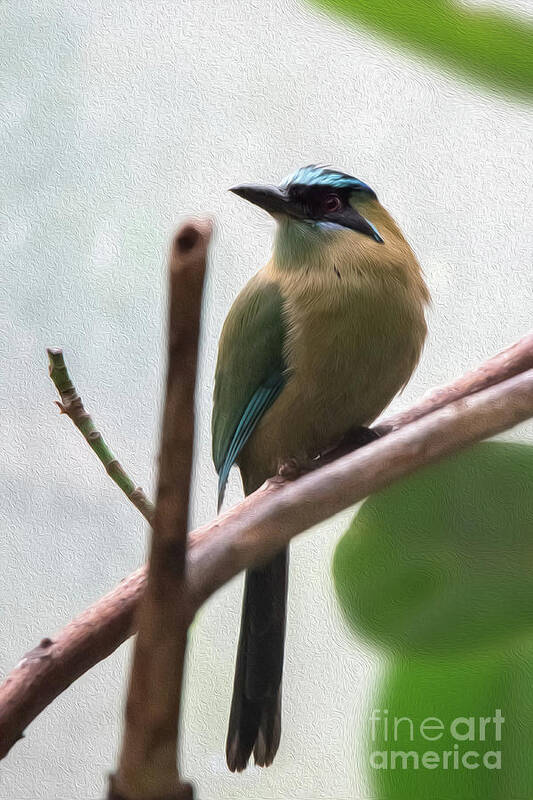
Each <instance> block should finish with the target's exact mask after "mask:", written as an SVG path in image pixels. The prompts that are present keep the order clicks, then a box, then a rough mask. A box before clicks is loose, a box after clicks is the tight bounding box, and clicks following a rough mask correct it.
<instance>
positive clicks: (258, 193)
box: [230, 165, 383, 243]
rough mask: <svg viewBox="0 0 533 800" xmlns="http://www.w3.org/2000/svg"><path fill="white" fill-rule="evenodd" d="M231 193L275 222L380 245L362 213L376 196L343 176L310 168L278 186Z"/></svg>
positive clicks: (237, 189)
mask: <svg viewBox="0 0 533 800" xmlns="http://www.w3.org/2000/svg"><path fill="white" fill-rule="evenodd" d="M230 191H232V192H234V193H235V194H237V195H239V197H243V198H244V199H245V200H249V201H250V203H254V204H255V205H257V206H260V208H263V209H264V210H265V211H268V213H269V214H272V216H273V217H275V218H276V219H278V221H285V222H287V221H289V222H290V221H295V222H298V223H300V224H302V223H303V224H306V225H309V226H311V227H312V228H313V229H315V230H316V229H317V228H319V229H321V230H323V231H332V230H335V229H337V230H338V229H345V230H352V231H356V232H358V233H359V234H362V235H364V236H368V237H370V238H371V239H373V240H374V241H375V242H379V243H382V242H383V238H382V236H381V234H380V232H379V231H378V230H377V228H376V226H375V225H373V224H372V222H370V220H369V219H367V217H366V216H365V215H364V213H362V209H363V208H366V207H368V204H369V203H370V202H372V201H376V202H377V198H376V194H375V192H374V191H373V190H372V189H371V188H370V186H367V184H366V183H363V182H362V181H360V180H358V179H357V178H354V177H352V176H351V175H346V174H345V173H343V172H337V171H336V170H333V169H329V168H326V167H321V166H315V165H310V166H308V167H302V169H299V170H298V171H297V172H295V173H294V175H290V176H289V177H288V178H286V179H285V180H284V181H283V182H282V183H281V184H280V186H270V185H264V186H261V185H257V184H242V185H240V186H234V187H233V188H232V189H231V190H230Z"/></svg>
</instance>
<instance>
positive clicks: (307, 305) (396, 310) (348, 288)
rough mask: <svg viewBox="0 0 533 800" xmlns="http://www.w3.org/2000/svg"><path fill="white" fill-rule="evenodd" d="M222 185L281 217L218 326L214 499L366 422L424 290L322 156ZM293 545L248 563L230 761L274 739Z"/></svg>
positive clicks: (234, 767)
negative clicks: (259, 262)
mask: <svg viewBox="0 0 533 800" xmlns="http://www.w3.org/2000/svg"><path fill="white" fill-rule="evenodd" d="M230 191H232V192H233V193H234V194H235V195H237V196H239V197H240V198H243V199H245V200H247V201H249V202H250V203H253V204H255V205H256V206H258V207H259V208H261V209H263V210H264V211H266V212H268V213H269V214H270V215H271V216H272V217H273V218H274V220H275V222H276V233H275V238H274V243H273V249H272V256H271V258H270V260H269V261H268V262H267V264H266V265H265V266H264V267H263V268H262V269H260V270H259V271H258V272H257V273H256V274H255V275H254V276H253V277H252V278H251V280H250V281H249V282H248V283H247V284H246V285H245V287H244V288H243V289H242V291H241V292H240V293H239V295H238V296H237V298H236V300H235V301H234V303H233V305H232V307H231V309H230V311H229V313H228V315H227V317H226V320H225V322H224V325H223V328H222V332H221V336H220V340H219V348H218V357H217V363H216V370H215V382H214V395H213V414H212V450H213V461H214V465H215V468H216V470H217V472H218V502H219V509H220V505H221V503H222V501H223V497H224V490H225V487H226V483H227V480H228V476H229V473H230V470H231V468H232V467H233V466H234V465H237V466H238V468H239V469H240V473H241V477H242V483H243V489H244V492H245V494H246V495H248V494H250V493H252V492H254V491H255V490H256V489H258V488H259V487H260V486H261V485H262V484H263V483H264V482H265V481H266V480H267V479H268V478H269V477H271V476H274V475H276V474H277V473H278V472H279V470H280V469H281V470H282V469H283V465H287V464H297V465H301V467H302V469H305V465H306V464H310V462H311V461H312V460H313V459H315V457H316V456H317V455H318V454H320V453H323V452H325V451H327V450H328V448H331V447H333V446H335V444H336V443H338V442H340V441H342V440H343V438H344V437H346V436H349V435H350V432H352V431H357V430H367V429H368V426H369V425H370V424H371V423H372V422H373V421H374V420H375V419H376V418H377V417H378V416H379V414H380V413H381V412H382V411H383V410H384V408H385V407H386V406H387V405H388V404H389V403H390V401H391V400H392V399H393V397H394V396H395V395H396V394H397V393H398V392H399V391H400V390H402V389H403V387H404V386H405V385H406V383H407V382H408V380H409V378H410V377H411V374H412V373H413V370H414V369H415V367H416V365H417V363H418V361H419V358H420V355H421V352H422V349H423V345H424V341H425V338H426V333H427V322H426V311H427V306H428V304H429V302H430V295H429V291H428V288H427V285H426V283H425V280H424V276H423V273H422V270H421V267H420V265H419V262H418V260H417V258H416V256H415V254H414V252H413V250H412V249H411V247H410V245H409V244H408V243H407V241H406V239H405V238H404V236H403V234H402V232H401V230H400V228H399V227H398V225H397V224H396V222H395V221H394V219H393V218H392V216H391V215H390V214H389V213H388V212H387V211H386V210H385V208H384V207H383V206H382V205H381V203H380V202H379V201H378V198H377V195H376V193H375V192H374V191H373V189H371V188H370V186H368V185H367V184H366V183H364V182H363V181H361V180H358V179H357V178H354V177H353V176H351V175H349V174H347V173H344V172H341V171H337V170H335V169H333V168H331V167H328V166H325V165H314V164H311V165H308V166H306V167H303V168H301V169H298V170H297V171H296V172H295V173H293V174H291V175H290V176H289V177H288V178H286V179H285V180H284V181H282V182H281V184H280V185H277V186H275V185H261V184H240V185H238V186H234V187H233V188H232V189H231V190H230ZM287 586H288V549H286V550H284V551H283V552H281V553H279V554H278V555H276V556H275V557H274V558H273V559H272V560H271V561H270V562H269V563H268V564H266V565H265V566H263V567H258V568H253V569H250V570H248V571H247V572H246V576H245V586H244V595H243V607H242V616H241V628H240V635H239V642H238V650H237V657H236V666H235V678H234V684H233V697H232V702H231V710H230V716H229V725H228V734H227V740H226V761H227V765H228V767H229V769H230V770H231V771H233V772H235V771H237V772H240V771H242V770H243V769H245V768H246V766H247V764H248V762H249V760H250V758H251V755H252V752H253V755H254V760H255V763H256V765H259V766H269V765H270V764H271V763H272V761H273V759H274V756H275V755H276V752H277V750H278V746H279V742H280V735H281V690H282V671H283V658H284V644H285V627H286V605H287Z"/></svg>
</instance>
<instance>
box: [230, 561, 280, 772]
mask: <svg viewBox="0 0 533 800" xmlns="http://www.w3.org/2000/svg"><path fill="white" fill-rule="evenodd" d="M287 576H288V550H284V551H283V552H282V553H279V555H277V556H276V557H275V558H274V559H273V560H272V561H271V562H269V563H268V564H267V565H266V566H265V567H263V568H262V569H254V570H249V571H248V572H247V573H246V582H245V587H244V599H243V610H242V619H241V633H240V637H239V647H238V650H237V662H236V667H235V681H234V684H233V699H232V702H231V712H230V719H229V726H228V737H227V740H226V760H227V762H228V767H229V768H230V770H231V771H232V772H241V771H242V770H243V769H245V767H246V765H247V763H248V759H249V758H250V756H251V754H252V750H253V753H254V759H255V763H256V764H258V765H259V766H261V767H268V766H269V765H270V764H271V763H272V760H273V758H274V756H275V755H276V752H277V749H278V745H279V739H280V734H281V676H282V671H283V649H284V642H285V617H286V604H287Z"/></svg>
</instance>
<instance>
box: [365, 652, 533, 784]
mask: <svg viewBox="0 0 533 800" xmlns="http://www.w3.org/2000/svg"><path fill="white" fill-rule="evenodd" d="M373 709H376V711H375V712H374V714H375V715H376V716H377V719H376V722H375V723H374V738H372V726H371V724H370V717H371V714H372V712H370V713H369V724H368V728H367V734H368V735H367V743H366V751H367V754H368V766H369V770H368V772H369V775H370V779H371V782H372V784H373V787H374V791H375V796H377V797H379V798H387V800H413V798H424V800H426V798H439V800H451V798H453V800H466V798H468V799H469V800H474V798H476V799H477V798H483V800H496V799H497V798H501V800H510V798H530V797H533V761H532V759H531V757H530V742H531V739H532V736H533V645H532V643H531V641H530V642H528V643H527V644H525V645H521V646H520V648H517V649H515V650H510V651H509V652H505V651H502V652H501V653H499V654H497V655H495V654H492V655H491V656H488V655H486V654H485V655H478V656H475V657H470V658H458V659H457V660H456V661H455V662H453V663H447V662H445V661H442V662H439V661H433V662H431V661H422V660H417V659H414V660H399V661H398V662H396V663H395V664H394V665H391V666H390V668H389V670H388V672H387V674H386V675H385V677H384V680H383V681H382V683H381V687H380V689H379V691H378V694H377V696H376V697H375V700H374V705H373ZM497 709H499V710H500V712H501V714H500V716H501V717H503V722H501V725H500V733H501V736H500V739H499V740H498V730H497V727H496V725H495V724H494V723H493V722H492V721H490V722H488V724H484V725H483V736H481V735H480V729H481V725H480V723H479V720H480V717H486V718H487V717H488V718H491V720H494V719H495V714H496V712H497ZM385 710H386V711H387V712H388V713H385ZM402 717H407V718H408V720H409V722H407V721H402V722H398V724H397V726H396V729H395V727H394V719H395V718H396V719H397V720H399V719H400V718H402ZM460 717H466V718H467V719H468V718H472V717H473V718H474V719H473V723H468V725H467V724H466V723H458V724H457V726H456V727H454V728H453V731H454V732H453V733H452V727H451V726H452V723H453V721H454V720H458V718H460ZM385 718H386V719H387V720H388V727H387V731H386V734H387V735H385V726H384V723H383V720H384V719H385ZM428 718H436V720H437V721H440V722H442V724H443V728H442V729H440V728H439V726H438V725H437V724H436V723H435V722H434V721H433V722H429V723H428V727H425V728H422V731H423V733H421V731H420V724H421V723H422V722H423V721H424V720H426V719H428ZM411 723H412V728H411ZM431 726H432V727H431ZM467 733H468V735H469V736H470V735H471V734H472V735H473V738H472V739H471V740H470V739H468V740H466V741H460V740H458V739H457V734H459V735H460V736H462V737H463V736H465V735H466V734H467ZM395 734H396V735H395ZM392 751H400V752H412V751H414V752H416V753H417V754H418V759H419V760H418V769H415V768H414V763H415V762H414V760H413V758H410V759H409V760H408V761H407V762H406V764H407V765H408V768H407V769H402V768H400V766H401V765H402V761H401V760H400V759H398V758H397V759H396V760H395V761H394V762H393V763H395V768H394V769H391V768H390V767H391V755H390V754H391V752H392ZM446 751H448V752H451V753H452V754H453V755H452V756H451V758H450V757H449V760H448V768H446V769H445V768H444V766H443V753H444V752H446ZM455 751H457V756H454V754H455ZM469 751H470V752H474V753H477V754H478V756H468V757H467V762H466V763H467V764H470V765H472V764H476V763H478V764H479V767H475V768H473V769H472V768H470V769H469V768H468V767H467V766H465V765H464V763H463V761H462V758H463V756H464V754H465V753H466V752H469ZM491 751H492V752H494V753H498V751H499V752H500V753H501V756H500V759H501V768H500V769H487V768H486V766H485V764H484V761H483V758H484V757H485V754H486V753H487V752H491ZM376 752H377V753H383V752H385V753H386V756H385V757H383V756H379V757H377V756H376V755H374V756H373V758H372V759H371V754H372V753H374V754H375V753H376ZM427 752H434V753H437V754H438V755H439V761H438V763H437V766H435V767H434V768H430V769H428V768H426V767H425V766H424V763H423V761H422V756H423V755H424V753H427ZM454 757H455V758H456V759H457V760H456V761H455V762H454ZM385 759H387V760H385ZM430 763H431V762H430ZM489 763H491V764H492V765H493V766H495V765H497V764H498V760H497V757H495V756H489ZM373 764H374V765H375V764H381V765H383V764H386V766H387V767H388V768H387V769H375V768H372V765H373ZM455 765H457V767H456V766H455ZM373 796H374V795H373Z"/></svg>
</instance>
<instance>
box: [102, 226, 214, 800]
mask: <svg viewBox="0 0 533 800" xmlns="http://www.w3.org/2000/svg"><path fill="white" fill-rule="evenodd" d="M210 238H211V225H210V224H209V223H206V222H195V223H187V224H185V225H184V226H183V227H182V228H181V230H180V231H179V232H178V234H177V236H176V238H175V240H174V243H173V247H172V253H171V256H170V263H169V278H170V281H169V283H170V287H169V288H170V292H169V294H170V309H169V323H168V331H169V333H168V367H167V389H166V397H165V407H164V412H163V425H162V434H161V445H160V453H159V479H158V488H157V503H156V508H155V514H154V520H153V530H152V536H151V546H150V561H149V565H148V578H147V583H146V589H145V592H144V595H143V598H142V600H141V603H140V608H139V614H138V625H139V632H138V634H137V639H136V641H135V650H134V656H133V666H132V671H131V678H130V685H129V692H128V701H127V704H126V725H125V731H124V737H123V741H122V751H121V754H120V759H119V765H118V769H117V772H116V773H115V775H113V776H112V777H111V779H110V788H109V795H108V797H109V800H150V799H152V800H153V798H163V797H164V798H166V799H167V800H189V798H190V799H191V800H192V787H191V786H189V785H188V784H183V783H182V782H181V780H180V776H179V772H178V769H177V761H176V759H177V739H178V720H179V712H180V698H181V685H182V679H183V668H184V660H185V650H186V643H187V629H188V627H189V622H190V618H191V611H192V609H191V607H190V601H189V597H188V586H187V578H186V571H185V561H186V548H187V528H188V517H189V492H190V481H191V467H192V455H193V441H194V390H195V383H196V370H197V356H198V336H199V331H200V309H201V302H202V289H203V283H204V275H205V267H206V259H207V248H208V244H209V240H210Z"/></svg>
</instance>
